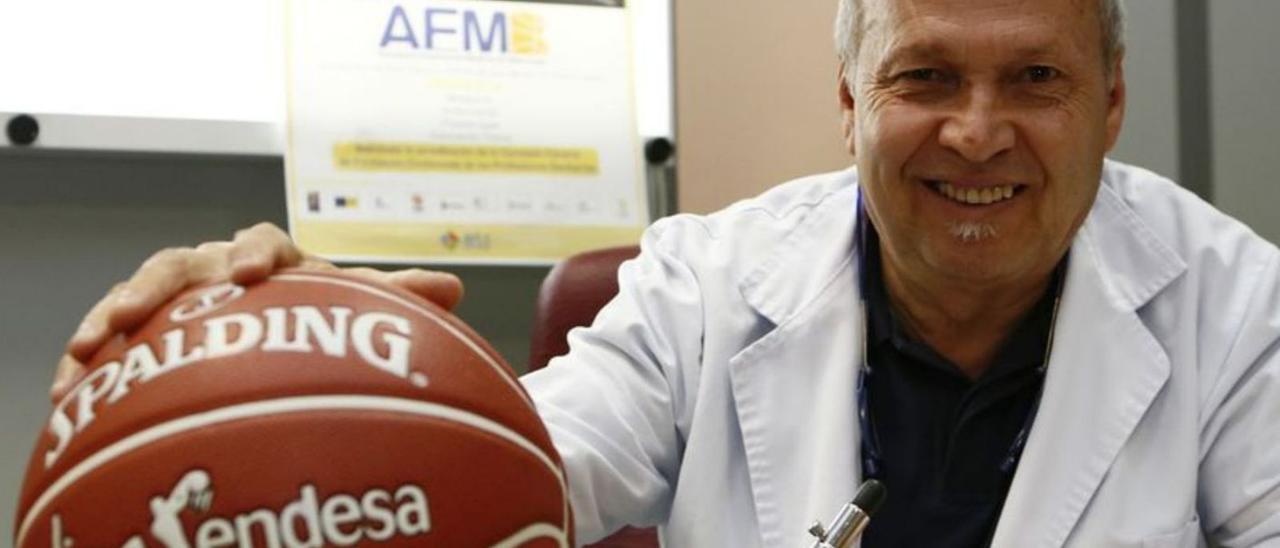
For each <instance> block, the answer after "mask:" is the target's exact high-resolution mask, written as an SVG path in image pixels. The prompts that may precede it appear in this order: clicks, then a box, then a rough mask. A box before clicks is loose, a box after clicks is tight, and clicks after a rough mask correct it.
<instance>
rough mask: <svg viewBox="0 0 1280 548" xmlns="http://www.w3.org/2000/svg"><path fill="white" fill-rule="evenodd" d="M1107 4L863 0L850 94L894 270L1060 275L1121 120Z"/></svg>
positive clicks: (848, 125) (1119, 77)
mask: <svg viewBox="0 0 1280 548" xmlns="http://www.w3.org/2000/svg"><path fill="white" fill-rule="evenodd" d="M1094 1H1096V0H965V1H963V2H958V1H955V0H864V3H865V6H864V7H865V11H864V15H865V17H866V32H865V33H864V34H863V38H862V42H861V48H860V50H859V52H858V55H857V57H856V59H855V64H854V65H853V66H850V67H848V73H849V74H848V76H849V78H847V79H845V82H846V83H847V87H846V85H845V84H842V86H841V101H842V105H843V106H844V109H845V112H844V116H845V134H846V142H847V145H848V147H849V150H850V152H851V153H853V154H854V156H855V158H856V161H857V165H858V171H859V174H860V178H861V181H862V184H863V189H864V195H865V197H866V200H867V204H866V205H867V208H868V211H869V213H870V215H871V218H872V221H873V222H874V223H875V225H876V228H877V229H878V230H879V232H880V235H881V239H882V241H883V243H884V245H883V249H884V250H885V251H886V252H888V253H889V254H890V255H891V257H890V259H891V262H892V263H893V264H894V265H895V266H896V267H898V268H905V269H907V270H913V271H916V273H929V274H933V275H942V276H947V277H950V278H952V279H955V280H957V281H962V282H971V283H975V284H983V285H999V284H1000V283H1001V282H1008V281H1015V280H1018V279H1023V277H1025V276H1031V275H1043V274H1044V273H1046V272H1048V271H1049V270H1050V269H1052V268H1053V265H1054V264H1055V263H1056V262H1057V260H1058V258H1059V257H1060V256H1061V255H1062V253H1063V252H1064V251H1065V250H1066V248H1067V247H1068V246H1069V245H1070V241H1071V238H1072V236H1073V235H1074V234H1075V231H1076V229H1077V228H1078V227H1079V226H1080V223H1081V222H1082V221H1083V219H1084V217H1085V214H1086V213H1087V212H1088V210H1089V208H1090V206H1091V205H1092V203H1093V199H1094V196H1095V195H1096V193H1097V189H1098V180H1099V176H1100V174H1101V169H1102V159H1103V156H1104V154H1105V153H1106V152H1107V151H1108V150H1110V148H1111V147H1112V146H1113V145H1114V143H1115V140H1116V136H1117V135H1118V134H1119V131H1120V125H1121V121H1122V119H1123V117H1124V83H1123V81H1124V79H1123V73H1122V71H1121V68H1120V63H1119V61H1118V60H1117V61H1116V62H1115V64H1114V65H1113V66H1112V68H1113V71H1112V72H1111V73H1108V71H1107V70H1106V69H1107V66H1106V65H1107V62H1105V61H1104V56H1103V53H1102V34H1101V33H1102V30H1101V26H1100V23H1099V20H1098V16H1097V6H1096V5H1095V4H1094ZM918 269H925V270H918Z"/></svg>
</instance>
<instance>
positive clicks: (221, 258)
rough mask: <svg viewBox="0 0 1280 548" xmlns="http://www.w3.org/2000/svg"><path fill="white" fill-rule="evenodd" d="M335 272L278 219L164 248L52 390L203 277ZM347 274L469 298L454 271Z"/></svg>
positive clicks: (86, 328) (117, 298)
mask: <svg viewBox="0 0 1280 548" xmlns="http://www.w3.org/2000/svg"><path fill="white" fill-rule="evenodd" d="M295 266H296V267H303V268H315V269H322V270H336V269H337V267H335V266H334V265H333V264H332V263H329V262H328V261H325V260H323V259H319V258H316V257H310V256H307V255H306V254H304V253H303V252H302V250H300V249H298V247H297V246H295V245H294V244H293V241H292V240H290V239H289V235H288V234H285V233H284V231H283V230H280V229H279V228H278V227H276V226H275V225H272V224H270V223H260V224H258V225H254V226H253V227H250V228H246V229H243V230H240V231H239V232H236V235H235V238H234V239H233V240H232V241H229V242H209V243H204V244H200V245H199V246H197V247H194V248H190V247H184V248H171V249H165V250H162V251H160V252H158V253H156V254H155V255H152V256H151V258H149V259H147V260H146V262H144V263H142V266H141V267H139V268H138V271H137V272H135V273H134V274H133V276H132V277H131V278H129V280H128V281H125V282H121V283H119V284H116V286H115V287H113V288H112V289H111V291H110V292H108V293H107V295H106V296H105V297H103V298H102V300H101V301H98V304H96V305H94V306H93V308H92V309H90V310H89V314H88V315H87V316H85V318H84V320H83V321H82V322H81V323H80V327H79V328H78V329H76V332H75V334H74V335H72V336H71V340H70V341H68V342H67V349H66V350H67V352H66V354H65V355H64V356H63V357H62V360H61V361H60V362H59V363H58V371H57V373H56V374H55V375H54V381H53V386H52V388H51V389H50V396H52V398H53V400H54V401H55V402H56V401H58V400H60V399H62V397H63V396H64V395H66V391H67V390H69V389H70V388H71V386H70V383H71V381H72V379H74V378H76V377H77V376H78V375H79V373H80V371H81V370H82V369H83V368H84V366H83V362H84V361H86V360H88V359H89V358H90V357H92V356H93V354H94V353H95V352H97V351H98V349H100V348H102V346H103V345H104V344H106V343H107V341H109V340H111V339H112V338H113V337H115V336H117V335H118V334H120V333H123V332H125V331H128V330H129V329H132V328H134V327H137V326H138V325H139V324H141V323H142V322H144V321H146V320H147V318H149V317H151V314H152V313H153V312H155V311H156V309H158V308H159V307H160V306H161V305H163V304H164V303H165V302H167V301H168V300H169V299H170V298H172V297H173V296H174V295H177V294H178V293H179V292H181V291H182V290H184V289H186V288H188V287H191V286H195V285H200V284H204V283H209V282H214V281H221V280H231V281H232V282H235V283H237V284H240V285H247V284H252V283H254V282H258V281H261V280H263V279H265V278H266V277H268V276H270V275H271V273H272V272H275V271H276V270H279V269H281V268H288V267H295ZM345 271H346V272H348V273H351V274H355V275H357V276H362V277H365V278H369V279H372V280H376V281H380V282H383V283H390V284H393V285H397V286H400V287H402V288H404V289H407V290H409V291H411V292H413V293H415V294H417V295H419V296H421V297H423V298H425V299H427V300H429V301H431V302H433V303H435V304H437V305H440V306H441V307H443V308H444V309H446V310H450V309H452V308H453V307H454V306H455V305H457V304H458V301H459V300H461V299H462V282H461V281H459V280H458V278H457V277H456V276H454V275H452V274H448V273H444V272H429V271H425V270H418V269H412V270H402V271H398V272H382V271H379V270H374V269H372V268H351V269H346V270H345Z"/></svg>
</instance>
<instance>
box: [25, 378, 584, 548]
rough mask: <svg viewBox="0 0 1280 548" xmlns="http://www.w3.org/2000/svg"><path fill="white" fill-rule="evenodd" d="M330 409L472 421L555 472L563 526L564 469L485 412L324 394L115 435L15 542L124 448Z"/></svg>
mask: <svg viewBox="0 0 1280 548" xmlns="http://www.w3.org/2000/svg"><path fill="white" fill-rule="evenodd" d="M334 410H345V411H353V410H354V411H379V412H385V411H396V412H403V413H407V414H410V415H421V416H428V417H433V418H439V419H443V420H447V421H452V422H456V423H461V424H465V425H467V426H473V427H476V428H479V429H481V430H483V431H485V432H488V433H490V434H494V435H496V436H498V437H500V438H503V439H505V440H507V441H509V442H511V443H514V444H515V445H516V446H518V447H520V448H521V449H523V450H524V451H526V452H528V453H530V454H532V455H533V456H535V457H537V459H538V460H539V461H541V462H542V464H543V465H544V466H546V467H547V468H548V469H549V470H551V473H552V474H553V475H554V476H555V478H556V482H557V483H558V484H559V487H560V494H561V499H562V503H563V508H564V511H565V514H564V518H565V522H564V524H563V525H562V527H561V530H565V529H568V519H569V516H568V500H567V499H568V494H567V488H566V485H565V479H564V474H563V473H562V472H561V471H560V469H559V468H558V467H557V466H556V465H555V462H554V461H552V460H551V458H550V457H548V456H547V454H546V453H544V452H543V451H542V450H541V449H539V448H538V446H537V445H535V444H534V443H533V442H531V441H529V440H528V439H527V438H525V437H524V436H521V435H520V434H519V433H517V432H516V431H514V430H512V429H510V428H507V427H506V426H503V425H502V424H499V423H497V422H495V421H493V420H492V419H489V418H487V417H483V416H481V415H477V414H475V413H472V412H470V411H464V410H461V409H457V408H454V407H451V406H447V405H441V404H438V403H431V402H424V401H417V400H409V399H404V398H393V397H386V396H367V395H327V396H296V397H289V398H279V399H272V400H263V401H256V402H249V403H242V404H238V405H233V406H228V407H223V408H219V409H213V410H210V411H204V412H201V413H196V414H193V415H187V416H184V417H179V418H177V419H172V420H169V421H166V422H164V423H161V424H158V425H155V426H151V427H149V428H147V429H145V430H142V431H141V432H137V433H134V434H132V435H130V436H128V437H126V438H124V439H122V440H120V441H117V442H115V443H113V444H111V445H109V446H107V447H105V448H103V449H101V450H99V451H97V452H95V453H93V454H92V455H90V456H88V457H87V458H85V459H84V460H83V461H81V462H80V463H79V464H77V465H76V466H75V467H73V468H71V469H70V470H68V471H67V472H66V473H65V474H63V475H62V476H61V477H59V478H58V479H57V481H55V482H53V484H52V485H50V486H49V487H48V488H46V489H45V490H44V491H43V492H42V493H41V494H40V496H39V497H37V498H36V501H35V503H34V504H32V505H31V508H30V509H28V511H27V515H26V517H24V518H23V520H22V524H21V526H20V527H19V529H18V536H17V538H16V539H15V540H16V541H17V545H19V546H21V545H22V543H23V540H24V539H25V538H26V535H27V533H28V532H29V530H30V528H31V526H32V525H33V524H34V522H35V519H36V518H37V517H38V516H39V515H40V514H41V512H43V511H44V508H45V506H48V504H49V502H50V501H51V500H52V499H53V498H54V497H56V496H58V495H59V494H61V493H62V492H63V491H65V490H66V489H67V488H68V487H70V486H71V485H72V484H74V483H75V482H76V481H79V480H80V479H81V478H82V477H84V476H86V475H88V474H89V473H90V472H93V471H94V470H96V469H98V468H100V467H102V466H104V465H106V464H108V463H110V462H111V461H112V460H114V459H116V458H117V457H120V456H123V455H125V454H127V453H129V452H130V451H133V450H136V449H140V448H142V447H144V446H146V445H149V444H151V443H153V442H156V441H160V440H162V439H164V438H167V437H169V436H172V435H175V434H179V433H182V432H186V431H189V430H193V429H196V428H201V427H205V426H210V425H213V424H219V423H224V422H229V421H233V420H239V419H246V418H253V417H261V416H270V415H279V414H284V413H300V412H309V411H334Z"/></svg>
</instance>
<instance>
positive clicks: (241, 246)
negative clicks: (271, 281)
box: [230, 223, 303, 284]
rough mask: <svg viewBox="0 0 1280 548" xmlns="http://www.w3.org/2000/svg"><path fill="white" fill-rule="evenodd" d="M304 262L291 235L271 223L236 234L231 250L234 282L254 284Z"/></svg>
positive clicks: (261, 224)
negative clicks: (278, 271) (277, 271)
mask: <svg viewBox="0 0 1280 548" xmlns="http://www.w3.org/2000/svg"><path fill="white" fill-rule="evenodd" d="M302 260H303V254H302V251H301V250H299V249H298V246H296V245H294V243H293V240H291V239H290V238H289V235H288V234H285V232H284V231H283V230H280V228H279V227H277V226H275V225H273V224H271V223H258V224H256V225H254V226H252V227H250V228H246V229H244V230H241V231H239V232H237V233H236V237H235V241H234V242H233V245H232V247H231V261H230V262H231V280H232V281H234V282H235V283H238V284H251V283H254V282H258V281H261V280H263V279H265V278H266V277H267V276H270V275H271V273H272V272H275V271H276V270H277V269H280V268H288V267H291V266H297V265H298V264H300V263H302Z"/></svg>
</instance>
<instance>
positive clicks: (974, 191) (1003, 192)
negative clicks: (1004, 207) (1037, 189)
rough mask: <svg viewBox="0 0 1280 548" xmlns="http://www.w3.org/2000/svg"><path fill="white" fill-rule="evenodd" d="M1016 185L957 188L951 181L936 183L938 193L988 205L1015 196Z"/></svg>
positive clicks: (967, 202) (974, 203)
mask: <svg viewBox="0 0 1280 548" xmlns="http://www.w3.org/2000/svg"><path fill="white" fill-rule="evenodd" d="M1014 186H1015V185H1004V186H989V187H985V188H972V187H970V188H956V187H954V186H952V185H951V183H943V182H939V183H936V184H935V186H934V188H935V189H937V191H938V193H940V194H942V195H943V196H946V197H948V198H951V199H952V200H955V201H957V202H960V203H962V204H970V205H987V204H994V203H996V202H1003V201H1005V200H1008V199H1009V198H1012V197H1013V190H1014Z"/></svg>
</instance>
